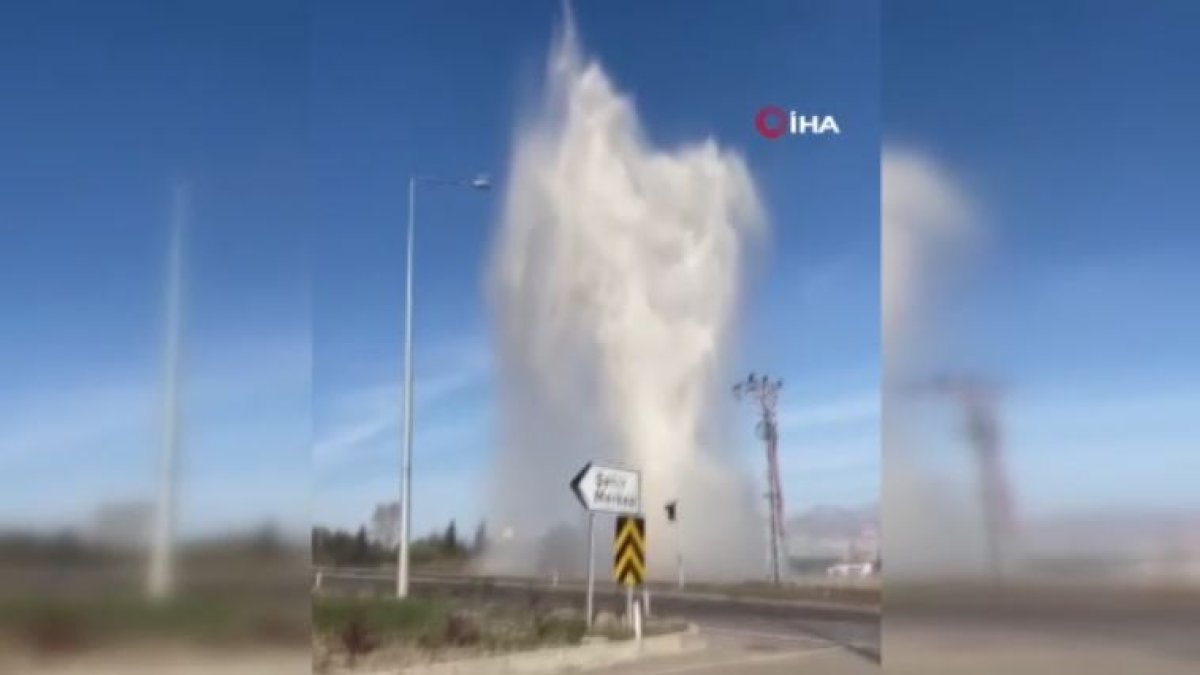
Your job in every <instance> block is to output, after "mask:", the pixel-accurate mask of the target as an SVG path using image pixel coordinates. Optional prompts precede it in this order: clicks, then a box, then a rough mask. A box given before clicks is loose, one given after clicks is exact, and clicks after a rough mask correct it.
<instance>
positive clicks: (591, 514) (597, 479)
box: [571, 462, 644, 629]
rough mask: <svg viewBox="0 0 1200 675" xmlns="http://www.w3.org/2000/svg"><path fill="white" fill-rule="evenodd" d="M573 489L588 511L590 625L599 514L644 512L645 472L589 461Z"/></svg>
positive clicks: (588, 610) (590, 624) (572, 485)
mask: <svg viewBox="0 0 1200 675" xmlns="http://www.w3.org/2000/svg"><path fill="white" fill-rule="evenodd" d="M571 491H572V492H574V493H575V498H576V499H578V500H579V503H580V504H582V505H583V508H585V509H587V511H588V581H587V626H588V628H589V629H590V628H591V627H592V619H593V614H594V610H595V597H596V555H595V553H596V514H597V513H613V514H617V515H627V514H635V513H641V510H642V476H641V474H639V473H638V472H637V471H632V470H629V469H618V468H614V467H606V466H597V465H595V464H593V463H591V462H588V463H587V464H585V465H584V466H583V468H582V469H580V470H579V473H577V474H575V478H573V479H572V480H571ZM643 531H644V525H643ZM643 567H644V564H643Z"/></svg>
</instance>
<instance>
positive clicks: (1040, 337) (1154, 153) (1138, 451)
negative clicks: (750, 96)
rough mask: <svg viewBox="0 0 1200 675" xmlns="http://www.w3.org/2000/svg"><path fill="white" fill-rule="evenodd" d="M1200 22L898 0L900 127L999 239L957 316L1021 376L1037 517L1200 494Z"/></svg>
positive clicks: (1030, 506) (1010, 389)
mask: <svg viewBox="0 0 1200 675" xmlns="http://www.w3.org/2000/svg"><path fill="white" fill-rule="evenodd" d="M1198 27H1200V7H1198V6H1197V5H1196V3H1191V2H1184V1H1178V2H1156V3H1135V2H1128V3H1032V2H1030V3H1011V2H988V3H978V2H976V3H956V2H948V1H947V2H926V1H919V2H907V3H892V4H891V6H890V7H888V8H887V9H886V10H885V12H884V19H883V32H884V35H885V38H884V50H883V62H884V68H883V82H884V85H883V112H884V120H885V123H884V139H885V143H886V144H888V145H890V146H892V147H899V146H903V147H905V148H907V149H910V150H914V151H917V152H920V153H921V154H923V155H925V156H926V157H928V158H930V159H931V160H932V161H934V162H936V163H938V164H939V165H941V166H942V168H943V169H945V170H946V173H947V174H948V175H951V176H953V180H954V182H955V183H956V187H957V189H959V190H960V191H961V193H962V194H963V195H964V196H965V198H966V199H967V201H968V202H969V203H970V205H971V208H972V210H973V211H974V214H975V221H976V222H975V225H976V226H977V227H978V228H979V229H980V231H982V232H984V233H985V236H986V238H987V239H988V240H989V246H988V249H989V252H988V254H987V256H986V257H985V258H983V259H981V260H980V261H978V269H977V272H976V273H975V274H974V277H973V279H972V281H973V283H972V284H971V285H970V287H969V292H968V294H967V295H966V296H965V298H966V301H965V302H964V303H963V304H964V305H965V306H966V308H965V309H961V310H960V312H959V313H957V315H956V316H955V317H953V318H951V319H948V321H947V325H946V327H945V328H946V330H947V331H963V332H961V333H959V334H960V335H966V336H969V338H970V340H969V344H970V347H967V348H964V349H963V350H962V351H963V354H961V355H960V357H961V358H963V359H971V360H973V361H974V362H975V363H976V364H980V365H981V366H982V367H983V368H984V369H986V370H988V371H990V372H991V373H993V374H994V375H995V376H996V377H997V378H999V379H1000V380H1001V381H1002V382H1003V383H1004V384H1005V385H1006V387H1007V394H1006V402H1005V407H1004V408H1003V415H1004V418H1005V420H1006V423H1007V429H1006V431H1007V439H1006V444H1007V448H1008V451H1009V460H1010V464H1011V470H1012V472H1013V476H1014V481H1015V483H1016V486H1017V487H1016V489H1017V492H1018V497H1019V500H1020V508H1021V509H1023V510H1024V511H1025V512H1026V513H1028V514H1033V515H1039V514H1048V513H1054V512H1060V511H1063V510H1078V509H1084V510H1087V509H1097V508H1100V509H1105V508H1107V509H1112V508H1119V509H1131V508H1133V509H1137V508H1151V509H1154V508H1170V507H1179V506H1187V507H1190V508H1195V507H1196V506H1197V500H1196V495H1197V492H1196V490H1195V484H1194V480H1193V479H1192V477H1194V476H1195V475H1196V468H1197V463H1196V459H1195V452H1194V451H1195V447H1196V445H1195V430H1196V426H1195V411H1196V410H1200V390H1197V388H1196V385H1195V383H1196V382H1197V375H1200V361H1198V360H1197V359H1196V344H1197V343H1198V340H1200V314H1198V313H1197V312H1196V311H1195V307H1196V301H1195V291H1196V290H1197V285H1196V276H1195V262H1194V258H1195V252H1196V251H1197V250H1200V230H1197V229H1196V227H1195V215H1194V214H1195V204H1194V191H1195V186H1196V185H1197V184H1198V179H1200V170H1198V169H1197V165H1196V161H1195V158H1196V156H1197V151H1198V150H1200V131H1197V127H1196V125H1195V120H1196V119H1197V118H1198V115H1200V90H1198V89H1197V88H1196V87H1195V86H1191V84H1190V83H1191V82H1193V81H1194V79H1195V64H1196V63H1197V62H1200V43H1197V41H1196V40H1195V35H1196V30H1197V28H1198ZM949 452H954V451H953V450H949ZM960 468H962V467H961V466H960Z"/></svg>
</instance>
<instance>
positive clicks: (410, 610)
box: [312, 598, 449, 640]
mask: <svg viewBox="0 0 1200 675" xmlns="http://www.w3.org/2000/svg"><path fill="white" fill-rule="evenodd" d="M448 616H449V606H448V605H447V604H446V603H445V602H442V601H440V600H436V599H432V598H408V599H405V600H399V599H396V598H378V599H374V598H372V599H358V598H320V599H318V600H314V601H313V603H312V622H313V630H314V631H317V632H327V633H332V632H337V631H340V630H343V629H344V628H345V627H346V626H348V625H349V624H350V623H351V622H352V621H359V622H361V623H362V624H363V625H364V626H365V627H366V628H367V629H368V630H371V631H376V632H379V633H387V634H388V635H391V636H394V637H396V638H399V639H412V640H416V639H420V638H422V637H424V636H427V635H429V634H430V633H436V632H438V631H440V630H444V628H445V625H446V622H447V618H448Z"/></svg>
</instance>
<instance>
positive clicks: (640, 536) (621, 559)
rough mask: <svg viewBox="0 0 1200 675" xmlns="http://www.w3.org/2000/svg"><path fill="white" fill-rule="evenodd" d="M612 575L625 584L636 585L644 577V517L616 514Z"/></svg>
mask: <svg viewBox="0 0 1200 675" xmlns="http://www.w3.org/2000/svg"><path fill="white" fill-rule="evenodd" d="M613 576H615V577H616V579H617V582H618V583H621V584H624V585H626V586H636V585H638V584H640V583H642V581H644V580H645V578H646V519H645V518H642V517H641V516H618V517H617V533H616V537H615V538H614V539H613Z"/></svg>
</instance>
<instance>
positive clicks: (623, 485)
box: [571, 462, 642, 514]
mask: <svg viewBox="0 0 1200 675" xmlns="http://www.w3.org/2000/svg"><path fill="white" fill-rule="evenodd" d="M571 490H572V491H574V492H575V496H576V497H578V498H579V502H580V503H581V504H583V508H585V509H587V510H588V511H599V512H603V513H617V514H638V513H641V512H642V476H641V474H639V473H638V472H637V471H631V470H629V469H615V468H612V467H607V466H597V465H595V464H592V463H591V462H588V463H587V464H586V465H584V467H583V469H581V470H580V471H579V473H578V474H576V475H575V478H574V480H572V481H571Z"/></svg>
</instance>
